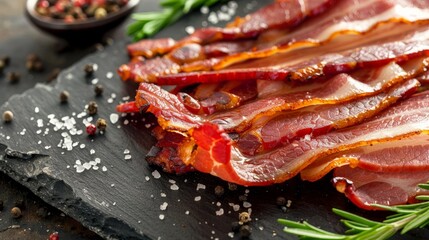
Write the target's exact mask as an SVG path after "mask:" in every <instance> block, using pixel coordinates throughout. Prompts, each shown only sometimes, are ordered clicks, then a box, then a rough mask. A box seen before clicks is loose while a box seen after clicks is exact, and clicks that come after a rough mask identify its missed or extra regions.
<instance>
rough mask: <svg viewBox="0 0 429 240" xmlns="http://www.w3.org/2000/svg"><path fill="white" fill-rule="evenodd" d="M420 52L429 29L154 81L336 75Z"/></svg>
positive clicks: (427, 50)
mask: <svg viewBox="0 0 429 240" xmlns="http://www.w3.org/2000/svg"><path fill="white" fill-rule="evenodd" d="M421 56H429V30H426V31H423V32H419V33H417V34H414V35H413V36H412V37H411V39H407V40H403V41H395V42H389V43H384V44H381V45H371V46H365V47H362V48H358V49H352V50H348V51H345V52H342V53H336V54H326V55H322V56H319V57H315V58H312V59H310V60H308V61H303V62H298V63H296V64H294V65H289V63H288V62H280V63H277V64H276V66H271V67H260V68H245V69H230V70H221V71H214V72H200V73H198V72H193V73H178V74H170V75H160V76H158V77H157V78H156V80H155V82H156V83H157V84H160V85H175V84H178V85H184V84H194V83H215V82H220V81H228V80H235V81H249V80H258V79H263V80H272V81H279V80H280V81H284V80H286V81H307V80H310V79H315V78H319V77H321V76H333V75H335V74H338V73H345V72H350V71H352V70H355V69H360V68H367V67H377V66H383V65H385V64H387V63H389V62H392V61H396V62H401V61H407V60H410V59H413V58H416V57H421Z"/></svg>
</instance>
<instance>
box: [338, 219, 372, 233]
mask: <svg viewBox="0 0 429 240" xmlns="http://www.w3.org/2000/svg"><path fill="white" fill-rule="evenodd" d="M341 222H342V223H343V224H344V225H345V226H346V227H348V228H350V229H356V230H360V231H365V230H368V229H371V227H369V226H368V225H366V224H363V223H358V222H355V221H350V220H341Z"/></svg>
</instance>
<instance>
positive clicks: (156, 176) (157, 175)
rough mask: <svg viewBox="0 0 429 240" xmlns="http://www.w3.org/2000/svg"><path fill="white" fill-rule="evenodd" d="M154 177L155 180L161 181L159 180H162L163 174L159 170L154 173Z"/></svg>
mask: <svg viewBox="0 0 429 240" xmlns="http://www.w3.org/2000/svg"><path fill="white" fill-rule="evenodd" d="M152 176H153V177H154V178H155V179H159V178H161V174H160V173H159V172H158V170H155V171H153V172H152Z"/></svg>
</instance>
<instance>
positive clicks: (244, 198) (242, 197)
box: [238, 195, 247, 202]
mask: <svg viewBox="0 0 429 240" xmlns="http://www.w3.org/2000/svg"><path fill="white" fill-rule="evenodd" d="M238 200H239V201H240V202H244V201H247V196H246V195H240V196H238Z"/></svg>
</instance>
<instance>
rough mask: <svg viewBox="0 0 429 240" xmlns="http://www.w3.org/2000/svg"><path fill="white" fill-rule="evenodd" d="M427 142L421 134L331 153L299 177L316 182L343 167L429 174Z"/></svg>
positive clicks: (314, 163) (428, 148)
mask: <svg viewBox="0 0 429 240" xmlns="http://www.w3.org/2000/svg"><path fill="white" fill-rule="evenodd" d="M428 140H429V136H428V135H427V134H422V135H417V136H413V137H410V138H404V139H399V140H397V141H393V142H384V143H379V144H375V145H368V146H365V147H360V148H356V149H352V150H350V151H346V152H340V153H338V154H333V155H330V156H328V157H325V158H321V159H318V160H317V161H315V162H313V163H312V164H311V165H310V166H308V167H307V168H306V169H304V170H303V171H301V178H302V179H303V180H307V181H316V180H319V179H320V178H322V177H323V176H324V175H326V174H327V173H329V172H330V171H331V170H332V169H335V168H337V167H341V166H345V165H349V166H350V167H352V168H361V169H364V170H366V171H371V172H384V173H387V172H389V173H401V172H418V171H428V170H429V146H428ZM428 179H429V178H428ZM424 182H426V181H424Z"/></svg>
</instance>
